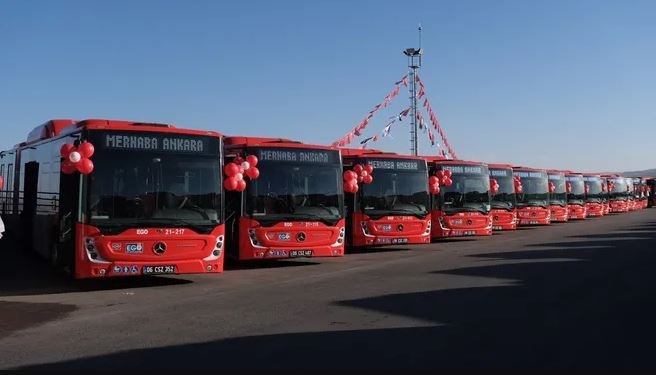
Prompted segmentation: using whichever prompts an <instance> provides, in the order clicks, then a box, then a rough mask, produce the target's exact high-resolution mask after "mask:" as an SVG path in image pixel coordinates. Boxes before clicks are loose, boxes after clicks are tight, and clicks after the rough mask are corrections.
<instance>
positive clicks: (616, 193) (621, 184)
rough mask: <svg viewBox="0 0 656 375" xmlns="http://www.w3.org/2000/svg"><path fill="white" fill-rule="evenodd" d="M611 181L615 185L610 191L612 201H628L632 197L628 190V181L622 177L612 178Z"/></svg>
mask: <svg viewBox="0 0 656 375" xmlns="http://www.w3.org/2000/svg"><path fill="white" fill-rule="evenodd" d="M609 181H610V182H611V183H612V184H613V189H612V190H611V191H610V194H609V198H610V199H612V200H626V199H627V198H628V196H629V195H630V192H629V191H628V190H627V189H628V187H627V184H626V179H625V178H622V177H618V178H611V179H609Z"/></svg>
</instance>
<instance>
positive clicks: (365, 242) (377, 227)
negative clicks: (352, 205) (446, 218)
mask: <svg viewBox="0 0 656 375" xmlns="http://www.w3.org/2000/svg"><path fill="white" fill-rule="evenodd" d="M351 230H352V238H353V243H352V245H353V246H357V247H362V246H377V245H397V244H425V243H430V241H431V236H430V233H431V220H430V216H428V218H427V219H425V220H422V219H418V218H416V217H414V216H383V217H381V218H380V219H377V220H373V219H371V218H370V217H369V216H367V215H365V214H364V213H362V212H354V213H353V214H352V228H351Z"/></svg>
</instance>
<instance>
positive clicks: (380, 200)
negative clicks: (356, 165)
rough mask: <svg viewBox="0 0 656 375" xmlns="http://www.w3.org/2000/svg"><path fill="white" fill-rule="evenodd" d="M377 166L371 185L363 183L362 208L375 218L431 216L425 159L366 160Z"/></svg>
mask: <svg viewBox="0 0 656 375" xmlns="http://www.w3.org/2000/svg"><path fill="white" fill-rule="evenodd" d="M367 163H369V164H371V165H372V166H373V167H374V171H373V177H374V180H373V182H372V183H371V184H361V185H360V186H361V189H362V193H361V197H362V199H361V201H360V208H361V210H362V212H364V213H365V214H366V215H368V216H370V217H372V218H374V219H375V218H380V217H381V216H388V215H399V216H403V215H413V216H416V217H419V218H423V217H425V216H426V215H427V214H428V208H429V195H428V173H427V171H426V162H425V161H424V160H411V159H383V160H373V159H369V160H363V161H361V164H367Z"/></svg>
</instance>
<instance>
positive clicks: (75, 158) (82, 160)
mask: <svg viewBox="0 0 656 375" xmlns="http://www.w3.org/2000/svg"><path fill="white" fill-rule="evenodd" d="M94 151H95V148H94V147H93V145H92V144H91V143H90V142H82V143H81V144H80V145H79V146H77V147H75V146H74V145H72V144H70V143H65V144H63V145H62V146H61V148H60V149H59V154H60V155H61V157H62V158H64V161H63V162H62V163H61V170H62V172H64V173H65V174H72V173H75V171H78V172H80V173H82V174H89V173H91V172H93V162H92V161H91V160H90V159H89V158H90V157H91V156H93V152H94Z"/></svg>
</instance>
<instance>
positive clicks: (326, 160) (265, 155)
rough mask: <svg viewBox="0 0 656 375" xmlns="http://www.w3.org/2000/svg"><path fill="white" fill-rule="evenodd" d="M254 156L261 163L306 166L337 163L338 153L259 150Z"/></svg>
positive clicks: (273, 149)
mask: <svg viewBox="0 0 656 375" xmlns="http://www.w3.org/2000/svg"><path fill="white" fill-rule="evenodd" d="M254 151H255V155H256V156H257V158H258V159H259V160H260V161H262V162H267V161H279V162H292V163H306V164H334V163H339V162H340V160H339V152H337V151H331V150H312V149H296V148H288V149H283V148H260V149H255V150H254Z"/></svg>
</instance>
